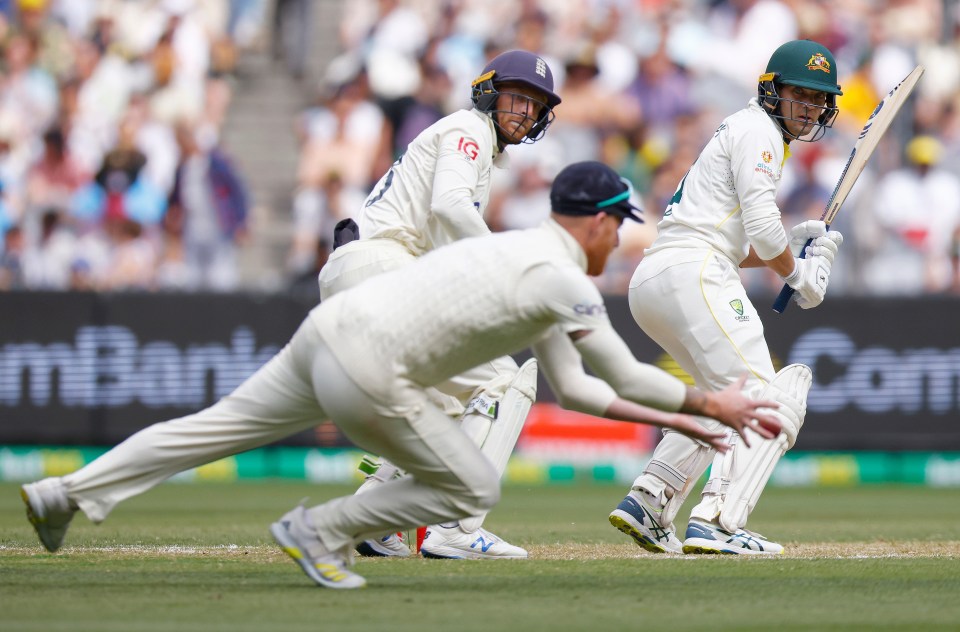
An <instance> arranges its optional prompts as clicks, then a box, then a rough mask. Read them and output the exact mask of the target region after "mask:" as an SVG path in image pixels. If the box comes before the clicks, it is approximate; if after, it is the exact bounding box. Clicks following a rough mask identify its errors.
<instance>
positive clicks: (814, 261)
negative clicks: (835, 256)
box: [783, 240, 832, 309]
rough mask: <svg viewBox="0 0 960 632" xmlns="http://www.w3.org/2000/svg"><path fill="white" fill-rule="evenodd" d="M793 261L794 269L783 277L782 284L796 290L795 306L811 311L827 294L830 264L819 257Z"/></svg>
mask: <svg viewBox="0 0 960 632" xmlns="http://www.w3.org/2000/svg"><path fill="white" fill-rule="evenodd" d="M831 241H832V240H831ZM793 261H794V264H796V267H795V268H794V269H793V272H792V273H791V274H790V275H789V276H786V277H783V282H784V283H786V284H787V285H789V286H790V287H792V288H793V289H794V290H796V293H795V294H794V295H793V299H794V300H795V301H796V303H797V305H799V306H800V307H801V308H803V309H812V308H814V307H816V306H817V305H819V304H820V303H822V302H823V297H824V296H825V295H826V294H827V285H828V284H829V283H830V267H831V262H830V261H829V260H828V259H827V258H826V257H823V256H819V255H815V256H813V257H809V256H808V257H807V258H806V259H797V258H795V259H794V260H793Z"/></svg>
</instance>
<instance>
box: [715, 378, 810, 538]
mask: <svg viewBox="0 0 960 632" xmlns="http://www.w3.org/2000/svg"><path fill="white" fill-rule="evenodd" d="M812 384H813V372H812V371H811V370H810V367H808V366H806V365H804V364H791V365H788V366H786V367H784V368H782V369H781V370H780V371H778V372H777V374H776V375H774V376H773V380H771V381H770V383H769V384H767V386H766V388H765V389H764V390H763V392H762V393H761V394H760V397H759V399H772V400H774V401H776V402H779V403H780V408H779V409H778V410H774V411H771V412H772V413H774V414H775V415H777V417H779V418H780V423H781V424H782V425H783V432H782V433H780V435H778V436H777V437H776V438H775V439H770V440H765V439H761V438H760V437H754V438H753V441H752V443H753V445H752V446H751V447H749V448H748V447H747V446H746V445H745V444H744V443H743V442H742V441H738V442H737V443H736V444H735V445H734V446H733V449H731V450H730V451H729V452H727V453H726V454H724V455H722V457H721V458H722V459H723V464H722V465H723V466H722V471H723V477H724V478H727V479H728V480H729V486H728V488H727V493H726V496H725V497H724V498H723V503H722V507H721V509H720V526H722V527H723V528H724V529H726V530H727V531H730V532H731V533H735V532H736V531H737V530H738V529H740V528H742V527H743V525H745V524H746V523H747V516H749V515H750V512H751V511H753V508H754V507H755V506H756V504H757V500H758V499H759V498H760V494H761V493H762V492H763V488H764V487H766V485H767V481H768V480H770V475H771V474H772V473H773V468H774V467H775V466H776V464H777V461H779V460H780V457H782V456H783V455H784V454H785V453H786V452H787V450H789V449H790V448H792V447H793V444H794V443H796V441H797V435H798V434H799V432H800V427H801V426H803V419H804V416H805V415H806V412H807V393H809V391H810V386H811V385H812Z"/></svg>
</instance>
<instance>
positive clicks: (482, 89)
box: [472, 78, 555, 144]
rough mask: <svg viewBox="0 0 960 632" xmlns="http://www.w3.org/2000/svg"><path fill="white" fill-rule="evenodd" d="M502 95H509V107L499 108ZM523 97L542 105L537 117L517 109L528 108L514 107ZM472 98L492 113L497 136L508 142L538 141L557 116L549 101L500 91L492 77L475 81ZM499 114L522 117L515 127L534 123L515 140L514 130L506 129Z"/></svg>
mask: <svg viewBox="0 0 960 632" xmlns="http://www.w3.org/2000/svg"><path fill="white" fill-rule="evenodd" d="M501 96H506V97H509V102H508V105H507V109H498V103H500V97H501ZM521 99H522V100H524V101H526V102H527V103H534V104H536V105H538V106H540V115H539V116H538V117H537V118H536V119H534V118H533V117H531V116H529V115H524V114H518V113H517V110H521V111H522V110H524V109H526V108H517V107H514V106H515V104H516V103H517V101H518V100H521ZM472 100H473V103H474V105H475V106H476V108H477V109H478V110H480V111H481V112H486V113H487V114H489V115H490V118H491V119H493V125H494V127H496V128H497V136H498V137H499V138H500V140H501V141H504V142H506V143H507V144H515V143H518V142H519V143H527V144H529V143H535V142H537V141H538V140H540V139H541V138H543V135H544V134H545V133H546V131H547V128H548V127H550V125H551V123H553V119H554V118H555V114H554V112H553V108H552V107H550V105H548V104H547V103H544V102H543V101H540V100H537V99H534V98H533V97H529V96H527V95H524V94H520V93H517V92H510V91H509V90H505V91H500V90H498V89H497V88H496V86H494V83H493V79H492V78H491V79H487V80H486V81H478V82H474V85H473V94H472ZM500 107H502V106H500ZM499 115H503V116H504V117H517V116H520V117H522V118H520V119H518V120H517V121H516V122H515V127H514V129H516V128H519V127H523V126H524V125H525V124H526V122H527V121H532V122H533V124H532V125H531V127H530V131H528V132H527V134H526V135H525V136H524V137H523V138H522V139H521V140H520V141H515V140H512V139H513V134H512V131H511V130H508V129H506V128H505V127H504V126H503V124H501V122H500V119H501V116H499Z"/></svg>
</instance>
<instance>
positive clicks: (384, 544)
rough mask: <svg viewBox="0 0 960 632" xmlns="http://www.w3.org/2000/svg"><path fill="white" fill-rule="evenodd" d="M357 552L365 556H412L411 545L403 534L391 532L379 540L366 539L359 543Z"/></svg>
mask: <svg viewBox="0 0 960 632" xmlns="http://www.w3.org/2000/svg"><path fill="white" fill-rule="evenodd" d="M357 553H359V554H360V555H362V556H364V557H410V547H409V546H408V545H407V543H406V542H405V541H404V539H403V536H402V535H401V534H399V533H391V534H390V535H385V536H383V537H382V538H380V539H379V540H364V541H363V542H361V543H360V544H358V545H357Z"/></svg>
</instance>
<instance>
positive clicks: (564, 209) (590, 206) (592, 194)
mask: <svg viewBox="0 0 960 632" xmlns="http://www.w3.org/2000/svg"><path fill="white" fill-rule="evenodd" d="M632 194H633V185H631V184H630V181H629V180H627V179H626V178H621V177H620V176H619V175H618V174H617V172H616V171H614V170H613V169H611V168H610V167H608V166H607V165H605V164H603V163H602V162H597V161H595V160H587V161H585V162H575V163H573V164H572V165H568V166H566V167H564V169H563V170H562V171H561V172H560V173H559V174H557V177H556V178H555V179H554V181H553V187H551V189H550V206H551V208H552V209H553V212H554V213H559V214H561V215H596V214H597V213H610V214H612V215H619V216H620V217H623V218H625V219H632V220H634V221H635V222H640V223H643V217H641V216H640V214H639V213H640V209H639V208H637V207H636V206H634V205H633V203H632V202H630V196H631V195H632Z"/></svg>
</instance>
